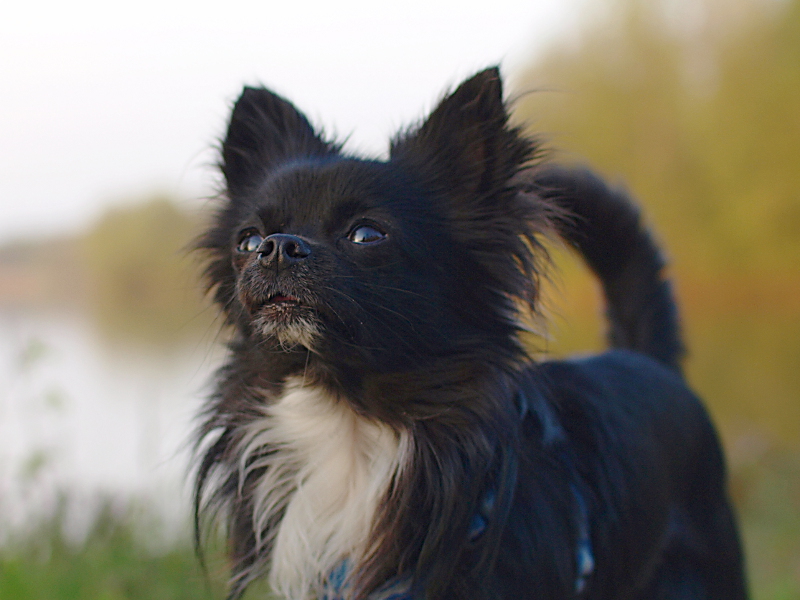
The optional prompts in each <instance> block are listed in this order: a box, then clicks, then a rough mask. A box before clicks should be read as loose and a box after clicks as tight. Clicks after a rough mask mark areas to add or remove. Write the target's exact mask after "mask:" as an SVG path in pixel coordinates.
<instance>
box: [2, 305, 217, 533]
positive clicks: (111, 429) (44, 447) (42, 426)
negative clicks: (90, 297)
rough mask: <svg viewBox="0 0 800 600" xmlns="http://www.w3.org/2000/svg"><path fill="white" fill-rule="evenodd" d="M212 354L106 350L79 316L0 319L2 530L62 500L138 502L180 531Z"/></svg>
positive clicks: (81, 514)
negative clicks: (193, 439) (194, 435)
mask: <svg viewBox="0 0 800 600" xmlns="http://www.w3.org/2000/svg"><path fill="white" fill-rule="evenodd" d="M219 361H220V349H219V348H218V347H214V346H213V345H212V344H211V342H205V343H203V342H195V343H190V344H187V345H185V346H183V347H181V348H177V349H176V348H171V349H166V348H156V347H134V346H131V345H123V344H119V343H117V344H113V343H111V342H108V341H106V340H105V339H103V337H102V336H100V335H99V334H98V333H97V332H96V330H95V329H94V327H93V322H92V321H91V320H90V319H89V318H87V317H86V316H85V315H81V314H79V313H75V314H56V313H49V314H34V313H24V312H11V311H8V310H5V311H0V515H2V516H0V526H4V527H9V528H10V529H9V530H11V529H13V528H14V527H19V526H20V525H22V524H24V523H25V522H26V521H29V520H31V519H33V518H35V517H36V515H38V514H42V513H46V512H48V511H52V510H53V508H54V506H55V504H56V503H57V502H58V500H59V497H60V496H62V495H64V494H66V495H67V496H68V497H69V498H71V503H72V505H73V506H72V507H71V508H70V511H71V513H72V519H71V520H70V521H71V522H72V523H74V524H75V528H76V530H80V523H81V522H85V521H87V519H88V518H89V517H90V513H91V510H90V509H91V506H92V503H93V502H96V501H97V498H99V497H101V496H104V497H111V498H139V499H144V500H145V501H146V502H147V503H148V504H150V505H151V506H152V507H154V509H155V510H156V511H157V512H158V513H159V514H160V515H161V516H163V517H165V519H164V520H165V521H166V522H170V523H185V522H186V520H187V519H186V516H187V515H188V513H189V506H190V494H189V486H188V485H187V481H188V479H189V477H188V473H189V469H190V457H191V441H190V437H191V432H192V429H193V427H194V424H195V421H194V419H195V415H196V414H197V411H198V409H199V406H200V403H201V401H202V398H203V397H204V396H205V394H206V392H207V384H208V382H209V380H210V377H211V373H212V372H213V369H214V367H215V365H216V364H218V363H219Z"/></svg>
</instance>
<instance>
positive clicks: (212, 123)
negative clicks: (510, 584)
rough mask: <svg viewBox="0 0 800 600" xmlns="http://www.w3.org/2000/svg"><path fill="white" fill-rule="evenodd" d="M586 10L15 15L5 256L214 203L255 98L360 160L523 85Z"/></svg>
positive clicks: (30, 6) (391, 5)
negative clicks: (502, 82)
mask: <svg viewBox="0 0 800 600" xmlns="http://www.w3.org/2000/svg"><path fill="white" fill-rule="evenodd" d="M584 4H585V1H584V0H483V1H481V2H474V1H472V0H466V1H464V0H462V1H457V0H445V1H439V2H436V1H434V0H401V1H395V2H391V1H387V0H373V1H372V2H366V1H363V0H338V1H335V2H334V1H330V0H329V1H325V2H311V1H298V0H290V1H288V2H280V3H278V2H270V1H267V0H262V1H261V2H238V1H236V2H231V1H229V2H225V3H223V2H218V3H205V2H202V1H201V2H191V3H190V2H186V1H175V2H169V1H166V2H165V1H164V0H137V2H135V3H119V2H109V1H107V0H104V1H102V2H91V1H88V0H70V1H68V2H63V1H59V2H53V1H51V0H46V1H45V2H35V1H32V2H14V3H7V5H6V6H4V8H3V9H2V12H1V13H0V243H2V242H4V241H8V240H10V239H14V238H19V237H29V236H35V235H38V234H43V233H51V232H59V231H74V230H77V229H79V228H81V227H84V226H86V225H87V224H88V223H90V222H91V221H92V220H93V219H95V218H97V216H98V215H99V214H100V212H102V210H103V208H104V207H106V206H107V205H109V204H111V203H115V202H117V203H118V202H124V201H132V200H136V199H137V198H141V197H143V196H146V195H148V194H151V193H154V192H166V193H169V194H173V195H175V196H178V197H182V198H193V197H194V198H197V197H198V196H203V195H207V194H209V193H210V190H211V189H212V188H213V186H214V183H215V177H216V175H215V173H214V170H213V169H212V167H211V165H212V163H213V162H214V160H215V154H214V152H213V150H212V148H213V146H214V144H215V143H216V140H217V139H218V138H219V136H220V135H221V134H222V132H223V131H224V127H225V122H226V119H227V116H228V111H229V109H230V105H231V102H232V101H233V100H235V98H236V96H237V95H238V93H239V91H240V90H241V86H242V85H243V84H257V83H263V84H266V85H268V86H269V87H272V88H273V89H275V90H276V91H278V92H280V93H282V94H283V95H285V96H287V97H289V98H290V99H291V100H292V101H293V102H295V104H296V105H297V106H298V107H299V108H300V109H301V110H303V111H305V112H306V114H308V116H309V117H310V118H311V120H312V121H313V122H314V123H315V124H316V125H319V126H322V127H324V128H325V130H326V131H328V132H333V133H336V134H337V135H338V136H339V137H348V139H349V142H348V148H350V149H351V150H356V151H363V152H366V153H371V154H379V153H381V152H383V151H384V149H385V146H386V140H387V138H388V137H389V136H390V135H391V134H392V133H393V132H394V131H395V130H396V129H397V128H398V127H400V126H402V125H404V124H407V123H409V122H413V121H415V120H417V119H419V118H420V117H421V116H422V115H423V114H424V112H425V111H427V110H429V109H430V108H431V107H432V105H433V103H434V102H435V101H436V99H437V98H439V97H440V95H441V93H442V92H443V91H444V90H445V89H446V88H448V87H449V86H452V85H454V84H456V83H458V81H459V80H460V79H462V78H464V77H467V76H469V75H470V74H472V73H473V72H474V71H477V70H479V69H481V68H484V67H486V66H488V65H491V64H497V63H499V64H501V66H502V69H503V72H504V74H505V75H509V74H513V73H514V72H515V71H517V70H518V69H520V68H521V67H523V66H524V65H525V64H527V63H528V62H530V60H531V59H532V58H533V57H534V56H535V55H536V53H537V52H538V51H540V50H541V49H542V48H543V47H544V46H546V45H547V44H549V43H551V42H552V41H554V40H557V39H558V38H559V37H560V36H564V35H566V34H567V32H569V31H570V29H571V28H572V27H573V26H574V24H575V23H576V22H577V20H578V15H579V12H580V10H581V7H582V6H583V5H584Z"/></svg>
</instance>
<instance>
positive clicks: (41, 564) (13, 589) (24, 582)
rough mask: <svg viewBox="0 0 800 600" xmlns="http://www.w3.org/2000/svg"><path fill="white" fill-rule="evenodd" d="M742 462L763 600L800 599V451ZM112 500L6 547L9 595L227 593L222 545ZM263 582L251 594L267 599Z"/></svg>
mask: <svg viewBox="0 0 800 600" xmlns="http://www.w3.org/2000/svg"><path fill="white" fill-rule="evenodd" d="M750 454H751V455H754V456H757V458H754V459H753V460H752V461H751V462H749V463H747V464H741V463H740V464H739V465H737V466H736V468H735V469H734V470H733V472H732V474H731V490H732V494H733V497H734V501H735V503H736V505H737V508H738V511H739V514H740V518H741V525H742V534H743V538H744V542H745V550H746V554H747V562H748V574H749V579H750V584H751V590H752V593H753V594H752V597H753V600H797V599H798V598H800V544H798V540H800V457H798V455H797V453H796V452H795V451H779V450H776V449H774V448H767V449H765V450H763V451H761V452H753V453H750ZM114 506H115V505H114V504H113V503H111V502H107V503H105V504H103V505H102V508H101V509H100V510H99V511H98V512H97V515H96V517H95V519H94V521H93V522H92V524H91V526H90V527H89V529H88V532H87V533H86V535H85V537H84V538H83V539H81V540H79V541H75V540H71V539H70V536H69V535H67V534H66V533H65V531H66V529H67V527H66V526H67V525H68V522H67V520H66V517H65V514H66V511H65V510H64V508H63V507H64V504H62V505H61V508H59V509H58V510H56V511H55V514H53V515H51V516H50V517H47V518H44V519H41V520H40V521H39V522H38V523H37V524H36V525H35V526H34V527H32V528H28V529H27V530H26V531H25V532H24V533H23V532H18V533H17V534H16V535H14V536H12V537H11V538H10V539H8V540H7V542H6V543H5V545H4V546H3V547H2V548H0V600H136V599H142V600H144V599H147V600H161V599H163V600H167V599H169V600H183V599H186V600H189V599H192V600H205V599H208V600H212V599H222V598H224V597H225V578H226V565H225V560H224V558H223V555H222V554H223V553H222V551H221V548H222V545H221V544H218V545H217V546H216V547H215V548H211V549H209V550H208V553H207V557H206V558H207V564H208V569H207V571H208V572H207V574H204V573H203V572H202V570H201V569H200V566H199V563H198V560H197V557H196V556H195V554H194V551H193V549H192V545H191V542H190V535H189V532H188V530H187V531H186V533H185V535H184V536H178V538H177V539H172V540H171V541H170V542H168V543H165V542H163V541H158V540H161V539H162V537H163V536H161V534H160V529H161V526H160V525H159V523H158V521H157V519H154V518H153V516H152V514H153V513H152V511H148V509H146V508H142V507H139V508H130V507H129V508H126V509H122V510H120V509H117V508H115V507H114ZM268 596H269V594H268V591H267V590H266V588H265V586H263V585H260V586H258V587H256V588H254V589H252V590H250V592H249V593H248V594H247V598H250V599H251V600H255V599H256V598H267V597H268Z"/></svg>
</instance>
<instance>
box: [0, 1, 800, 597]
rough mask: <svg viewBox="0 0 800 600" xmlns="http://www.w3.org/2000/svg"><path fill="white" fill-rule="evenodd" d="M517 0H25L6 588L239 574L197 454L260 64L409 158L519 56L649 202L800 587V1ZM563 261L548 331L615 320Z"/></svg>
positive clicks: (738, 479) (173, 584)
mask: <svg viewBox="0 0 800 600" xmlns="http://www.w3.org/2000/svg"><path fill="white" fill-rule="evenodd" d="M389 4H395V5H398V6H390V5H389ZM401 4H402V6H399V5H401ZM489 4H490V3H488V2H487V3H481V4H479V3H474V2H472V3H457V2H454V1H450V0H446V1H442V2H438V3H435V4H431V3H428V2H422V1H421V0H420V1H418V0H413V1H410V2H404V3H367V2H364V1H360V0H344V1H342V2H337V3H321V2H319V3H316V2H294V3H291V6H290V5H289V3H285V5H283V4H278V3H264V2H262V3H255V2H250V3H247V2H232V3H227V4H226V7H225V8H224V9H223V8H222V7H221V5H219V6H215V5H212V4H205V3H202V2H195V3H192V4H189V3H182V2H166V3H165V2H158V3H156V2H155V1H154V0H153V1H148V0H144V1H142V2H137V3H136V4H135V5H134V4H130V5H122V4H121V5H119V6H116V5H113V6H112V4H111V3H99V2H95V3H92V2H89V1H86V0H79V1H77V2H71V3H58V4H56V3H54V2H51V3H48V2H45V3H38V4H30V5H29V6H27V7H26V6H23V5H22V3H17V6H14V7H11V8H4V11H3V13H4V17H3V21H2V23H0V90H2V95H1V96H0V97H2V101H0V598H2V599H4V600H5V599H6V598H8V599H14V600H17V599H20V600H21V599H29V598H30V599H36V600H42V599H51V598H52V599H62V598H63V599H66V598H81V599H86V598H98V599H109V600H111V599H113V600H116V599H123V598H125V599H127V598H131V599H132V598H219V597H221V594H222V589H223V587H222V586H223V582H224V577H225V565H224V560H223V559H222V558H221V557H220V554H219V552H215V550H214V549H213V548H212V550H211V552H210V556H209V569H208V574H207V576H206V575H204V574H203V573H202V572H201V570H200V569H199V567H198V566H197V561H196V559H195V557H194V555H193V552H192V548H191V538H190V516H189V505H190V500H189V496H190V494H189V493H188V491H189V490H188V485H187V473H188V470H189V457H190V454H191V447H190V445H189V439H190V435H191V430H192V427H193V425H194V421H193V417H194V415H195V413H196V411H197V410H198V408H199V406H200V403H201V401H202V398H203V397H204V394H206V393H207V391H208V382H209V379H210V377H211V374H212V373H213V370H214V368H215V366H217V365H219V364H220V361H221V358H222V355H223V351H222V349H221V341H224V332H220V324H219V322H218V321H217V320H216V318H215V314H214V311H213V310H212V309H210V308H209V307H208V305H207V303H206V302H205V301H204V298H203V290H202V286H201V285H200V284H199V282H198V278H197V272H198V263H197V257H195V256H194V255H192V253H191V252H189V251H188V247H189V245H190V244H191V240H192V238H193V236H195V235H196V234H197V232H198V231H199V229H200V228H202V223H203V222H204V221H205V219H206V218H207V215H208V213H209V211H210V210H212V209H213V208H214V200H213V196H214V194H215V193H216V191H217V190H218V189H219V180H218V175H217V173H216V171H215V169H214V164H215V161H216V160H217V158H216V150H215V148H216V144H217V140H218V139H219V137H220V136H221V135H222V134H223V132H224V128H225V124H226V118H227V115H228V112H229V110H230V105H231V102H232V101H233V100H234V99H235V98H236V96H237V95H238V92H239V91H240V89H241V86H242V85H243V84H251V85H252V84H257V83H264V84H266V85H268V86H270V87H272V88H273V89H276V90H277V91H279V92H280V93H282V94H284V95H286V96H287V97H289V98H291V99H292V100H293V101H294V102H295V103H296V104H297V106H298V107H299V108H300V109H301V110H304V111H306V112H307V114H308V115H309V116H310V117H311V119H312V121H313V122H314V123H315V124H316V125H318V126H320V127H323V128H324V129H325V131H326V132H327V133H328V134H333V135H336V136H337V137H339V138H340V139H346V140H347V142H346V147H347V148H348V149H349V150H351V151H354V152H360V153H364V154H367V155H373V156H378V157H380V156H382V155H384V153H385V148H386V140H387V138H388V137H389V136H390V135H391V134H392V133H394V132H395V131H396V130H397V128H399V127H400V126H402V125H405V124H408V123H413V122H415V121H416V120H418V119H419V118H421V117H422V116H423V115H424V114H425V112H426V111H428V110H429V109H430V108H432V106H433V105H434V103H435V101H436V100H437V99H438V98H439V97H440V95H441V94H442V93H443V91H444V90H445V89H446V88H447V87H448V86H452V85H454V84H456V83H457V82H458V81H460V80H461V79H462V78H464V77H466V76H468V75H470V74H472V73H473V72H475V71H477V70H479V69H481V68H483V67H485V66H487V65H490V64H498V63H499V64H501V66H502V70H503V73H504V75H505V77H506V80H507V92H508V95H509V98H511V99H512V101H513V104H512V106H513V111H514V118H515V120H516V121H517V122H519V123H521V124H523V125H524V126H525V127H527V128H529V130H530V131H531V132H532V133H536V134H537V135H540V136H541V137H543V138H544V139H545V140H546V143H547V145H548V147H550V148H551V149H552V151H553V155H554V157H555V159H556V160H559V161H561V162H569V163H579V164H584V163H586V164H590V165H592V166H593V167H594V168H595V169H597V170H598V171H599V172H601V173H602V174H603V175H604V176H606V177H607V178H608V179H609V180H610V181H612V182H615V183H618V184H619V185H623V186H625V187H627V188H628V189H629V190H630V191H631V193H633V194H634V195H635V196H636V197H637V198H638V199H639V200H640V201H641V202H642V204H643V205H644V206H645V210H646V214H647V218H648V221H649V222H650V223H651V224H652V225H653V227H654V228H655V230H656V231H657V233H658V236H659V238H660V239H661V240H662V241H663V243H664V245H665V247H666V248H667V251H668V254H669V256H670V261H671V274H672V276H673V277H674V278H675V281H676V287H677V294H678V297H679V300H680V303H681V308H682V311H683V320H684V325H685V329H686V337H687V341H688V346H689V351H690V353H689V356H688V360H687V370H688V374H689V378H690V380H691V383H692V384H693V386H694V387H695V388H696V389H697V390H698V391H699V392H700V394H701V396H703V397H704V399H705V400H706V401H707V403H708V405H709V408H710V410H711V412H712V414H713V417H714V418H715V420H716V422H717V424H718V426H719V429H720V432H721V436H722V439H723V443H724V445H725V449H726V452H727V455H728V460H729V467H730V473H731V494H732V496H733V500H734V502H735V504H736V507H737V510H738V512H739V515H740V517H741V521H742V529H743V536H744V541H745V548H746V553H747V560H748V570H749V576H750V580H751V587H752V591H753V595H754V598H756V599H758V600H789V599H798V598H800V0H649V1H644V0H638V1H637V0H540V1H538V2H536V1H530V0H528V1H525V2H523V1H521V0H495V1H493V2H491V7H490V6H489ZM555 262H556V265H557V269H556V270H555V274H554V276H553V282H554V283H553V285H551V286H550V288H549V289H548V290H547V293H546V305H547V310H548V313H549V315H550V316H551V324H550V326H549V329H548V335H547V336H546V337H542V338H539V339H536V340H532V342H531V343H532V344H533V345H534V346H535V347H536V348H537V349H538V350H544V351H546V352H547V353H548V354H550V355H555V356H560V355H563V354H565V353H568V352H574V351H589V350H594V349H598V348H601V347H602V345H603V343H602V335H603V333H602V332H603V321H602V319H601V318H600V314H601V312H602V303H601V301H600V297H599V293H598V291H597V289H596V286H595V284H594V282H593V281H592V280H591V278H589V277H588V276H587V275H586V273H585V271H584V269H583V267H582V265H581V264H580V263H579V262H578V261H577V260H576V259H575V258H574V257H572V256H570V255H569V253H565V252H557V253H556V258H555ZM251 596H255V594H251Z"/></svg>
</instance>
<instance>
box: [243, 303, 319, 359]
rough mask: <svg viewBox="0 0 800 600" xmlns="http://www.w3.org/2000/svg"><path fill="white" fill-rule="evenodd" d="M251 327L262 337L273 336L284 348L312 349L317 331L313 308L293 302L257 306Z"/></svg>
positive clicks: (317, 334) (287, 349)
mask: <svg viewBox="0 0 800 600" xmlns="http://www.w3.org/2000/svg"><path fill="white" fill-rule="evenodd" d="M252 324H253V331H255V332H256V333H257V334H258V335H260V336H262V337H263V338H264V339H265V340H274V341H275V342H277V343H278V345H280V347H281V348H282V349H283V350H286V351H290V350H296V349H298V348H299V347H303V348H307V349H309V350H310V349H312V348H313V346H314V343H315V342H316V340H317V339H318V338H319V335H320V325H319V319H318V317H317V314H316V312H315V311H314V310H313V309H312V308H310V307H308V306H305V305H302V304H298V303H294V302H279V303H274V302H271V303H267V304H265V305H263V306H261V307H259V308H257V309H256V310H255V312H254V314H253V319H252Z"/></svg>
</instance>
